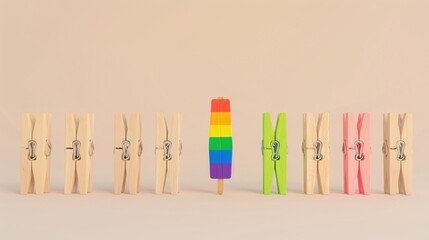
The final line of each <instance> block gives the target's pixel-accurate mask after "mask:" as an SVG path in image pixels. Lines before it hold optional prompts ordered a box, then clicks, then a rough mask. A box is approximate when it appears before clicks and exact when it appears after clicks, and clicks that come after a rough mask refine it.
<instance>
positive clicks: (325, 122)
mask: <svg viewBox="0 0 429 240" xmlns="http://www.w3.org/2000/svg"><path fill="white" fill-rule="evenodd" d="M317 135H318V137H317V138H318V140H319V141H321V142H322V143H323V148H322V156H323V159H322V160H320V161H317V170H318V182H319V193H321V194H329V162H330V150H329V149H330V145H329V113H321V114H320V115H319V121H318V133H317Z"/></svg>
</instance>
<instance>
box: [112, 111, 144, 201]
mask: <svg viewBox="0 0 429 240" xmlns="http://www.w3.org/2000/svg"><path fill="white" fill-rule="evenodd" d="M142 150H143V146H142V141H141V115H140V113H132V114H131V116H130V121H129V124H127V119H126V116H125V114H123V113H116V114H115V186H114V192H115V194H121V193H123V192H124V191H125V182H126V178H127V177H128V188H129V191H130V194H137V193H139V192H140V190H139V189H140V159H141V154H142Z"/></svg>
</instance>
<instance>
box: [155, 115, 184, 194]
mask: <svg viewBox="0 0 429 240" xmlns="http://www.w3.org/2000/svg"><path fill="white" fill-rule="evenodd" d="M181 126H182V115H181V114H180V113H175V114H174V115H173V122H172V127H171V130H170V131H169V130H168V127H167V122H166V120H165V116H164V114H163V113H157V135H156V136H157V137H156V186H155V193H156V194H162V193H163V192H164V189H165V182H166V178H167V174H169V175H170V177H169V178H170V188H171V194H178V193H179V192H180V153H181V144H182V140H181V131H182V129H181ZM166 141H170V142H171V147H170V153H171V159H170V160H166V159H164V153H165V149H164V148H165V145H164V143H165V142H166Z"/></svg>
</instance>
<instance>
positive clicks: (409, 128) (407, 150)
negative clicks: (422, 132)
mask: <svg viewBox="0 0 429 240" xmlns="http://www.w3.org/2000/svg"><path fill="white" fill-rule="evenodd" d="M383 137H384V144H383V153H384V192H385V193H386V194H391V195H393V194H397V193H398V192H399V193H401V194H406V195H410V194H411V187H412V164H413V115H412V114H411V113H404V114H395V113H387V114H383Z"/></svg>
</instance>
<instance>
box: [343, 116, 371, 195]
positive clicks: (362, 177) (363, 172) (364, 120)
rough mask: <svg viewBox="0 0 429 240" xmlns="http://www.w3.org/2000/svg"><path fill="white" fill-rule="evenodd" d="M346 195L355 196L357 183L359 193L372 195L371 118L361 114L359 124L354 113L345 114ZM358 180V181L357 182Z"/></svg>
mask: <svg viewBox="0 0 429 240" xmlns="http://www.w3.org/2000/svg"><path fill="white" fill-rule="evenodd" d="M343 140H344V141H343V154H344V193H348V194H354V193H355V183H356V182H357V183H358V188H359V193H361V194H370V193H371V184H370V177H371V171H370V163H371V142H370V118H369V113H367V112H366V113H361V114H359V116H358V121H357V123H356V122H355V117H354V115H353V113H344V114H343ZM356 179H357V180H358V181H356Z"/></svg>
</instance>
